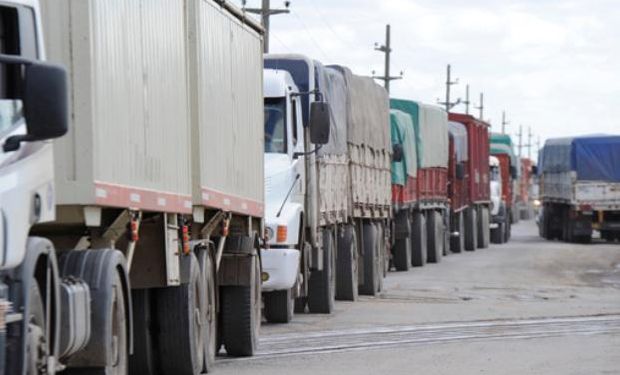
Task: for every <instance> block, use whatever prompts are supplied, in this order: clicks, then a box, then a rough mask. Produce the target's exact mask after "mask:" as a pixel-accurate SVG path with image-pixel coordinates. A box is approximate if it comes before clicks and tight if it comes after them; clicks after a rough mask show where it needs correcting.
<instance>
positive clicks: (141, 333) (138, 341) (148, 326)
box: [129, 289, 158, 375]
mask: <svg viewBox="0 0 620 375" xmlns="http://www.w3.org/2000/svg"><path fill="white" fill-rule="evenodd" d="M153 294H154V293H153V290H150V289H134V290H132V292H131V302H132V311H133V317H134V319H133V322H134V323H133V339H134V349H133V354H132V355H131V356H130V357H129V372H130V373H132V374H144V375H156V374H157V373H158V370H157V350H156V348H155V340H156V339H155V333H154V332H156V331H154V330H153V328H154V327H155V326H156V322H155V315H154V313H153V308H154V303H155V297H154V295H153Z"/></svg>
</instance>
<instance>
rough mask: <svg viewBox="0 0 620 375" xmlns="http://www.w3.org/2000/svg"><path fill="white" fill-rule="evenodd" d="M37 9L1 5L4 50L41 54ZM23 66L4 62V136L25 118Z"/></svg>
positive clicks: (0, 88)
mask: <svg viewBox="0 0 620 375" xmlns="http://www.w3.org/2000/svg"><path fill="white" fill-rule="evenodd" d="M35 30H36V29H35V19H34V12H33V10H32V9H31V8H27V7H23V6H20V7H12V6H0V54H4V55H20V56H25V57H28V58H31V59H36V58H37V47H36V45H37V41H36V33H35ZM22 72H23V67H22V66H19V65H7V64H0V136H1V135H3V134H4V133H6V132H8V131H9V130H10V129H12V128H13V127H14V126H16V125H18V124H19V123H20V122H22V121H23V111H22V109H23V104H22V101H21V97H22V93H21V87H22Z"/></svg>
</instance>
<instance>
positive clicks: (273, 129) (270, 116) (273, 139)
mask: <svg viewBox="0 0 620 375" xmlns="http://www.w3.org/2000/svg"><path fill="white" fill-rule="evenodd" d="M265 152H268V153H278V154H285V153H286V152H287V150H286V101H285V99H284V98H279V99H265Z"/></svg>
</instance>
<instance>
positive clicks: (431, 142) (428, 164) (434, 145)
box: [419, 103, 449, 168]
mask: <svg viewBox="0 0 620 375" xmlns="http://www.w3.org/2000/svg"><path fill="white" fill-rule="evenodd" d="M419 106H420V110H419V121H420V138H422V143H423V144H424V147H423V150H424V156H423V157H422V163H421V166H422V168H435V167H444V168H445V167H448V157H449V156H448V148H449V140H448V114H447V113H446V111H444V110H443V109H442V108H439V107H437V106H432V105H427V104H421V103H420V104H419Z"/></svg>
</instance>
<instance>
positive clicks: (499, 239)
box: [491, 223, 504, 245]
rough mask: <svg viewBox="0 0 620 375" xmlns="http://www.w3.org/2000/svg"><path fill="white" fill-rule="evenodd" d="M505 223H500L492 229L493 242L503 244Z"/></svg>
mask: <svg viewBox="0 0 620 375" xmlns="http://www.w3.org/2000/svg"><path fill="white" fill-rule="evenodd" d="M503 228H504V224H503V223H499V224H498V225H497V228H493V229H491V243H493V244H498V245H501V244H502V243H503V242H504V231H503Z"/></svg>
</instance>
